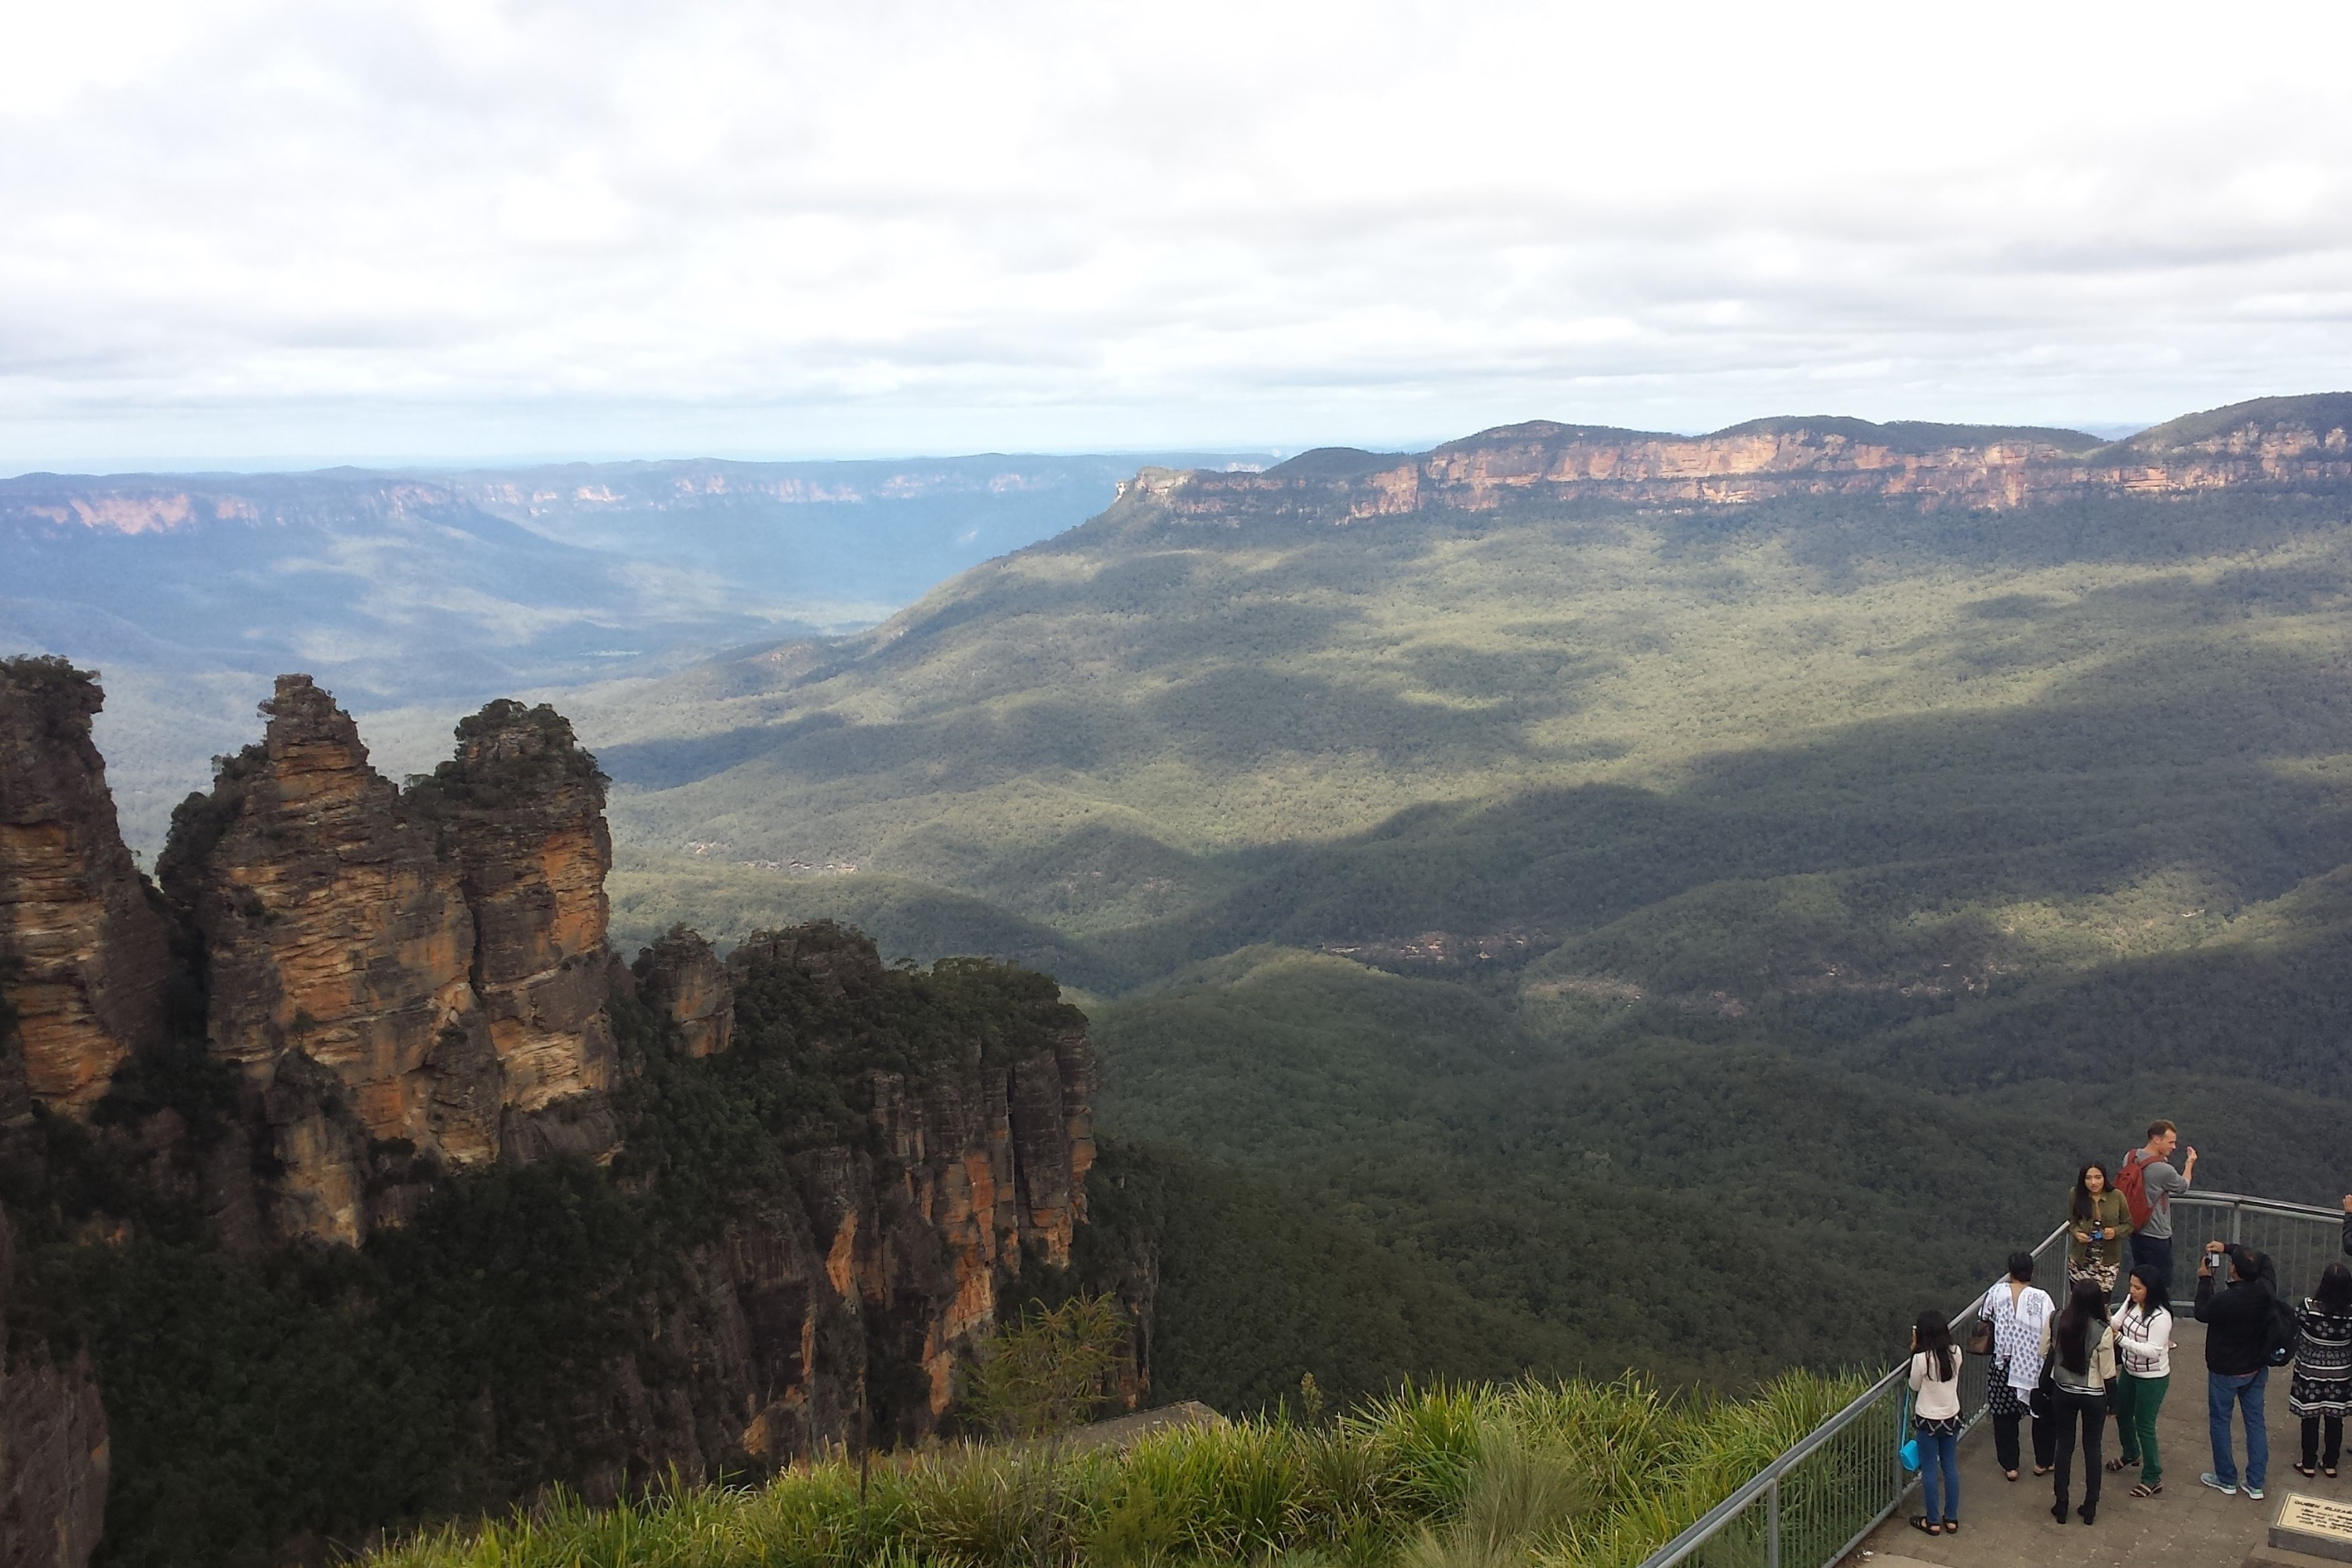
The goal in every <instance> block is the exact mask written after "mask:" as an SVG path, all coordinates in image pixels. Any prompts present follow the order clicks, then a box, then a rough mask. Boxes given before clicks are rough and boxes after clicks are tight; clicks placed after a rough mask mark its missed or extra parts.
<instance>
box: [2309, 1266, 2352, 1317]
mask: <svg viewBox="0 0 2352 1568" xmlns="http://www.w3.org/2000/svg"><path fill="white" fill-rule="evenodd" d="M2315 1299H2316V1300H2318V1302H2319V1304H2320V1305H2321V1306H2323V1307H2325V1308H2326V1309H2327V1310H2329V1311H2331V1312H2341V1311H2343V1310H2345V1309H2347V1308H2352V1268H2345V1267H2344V1265H2342V1264H2341V1263H2331V1264H2329V1265H2328V1266H2327V1267H2326V1268H2323V1269H2321V1270H2320V1271H2319V1295H2318V1296H2317V1298H2315Z"/></svg>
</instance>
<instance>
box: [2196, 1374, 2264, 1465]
mask: <svg viewBox="0 0 2352 1568" xmlns="http://www.w3.org/2000/svg"><path fill="white" fill-rule="evenodd" d="M2270 1375H2271V1370H2270V1368H2268V1367H2263V1369H2262V1370H2261V1371H2259V1372H2248V1373H2239V1374H2237V1375H2236V1376H2234V1377H2233V1376H2230V1375H2227V1374H2225V1373H2218V1372H2209V1373H2206V1374H2205V1415H2206V1418H2207V1420H2208V1421H2209V1422H2210V1424H2211V1426H2212V1431H2213V1479H2215V1480H2217V1481H2220V1482H2221V1484H2222V1485H2223V1486H2225V1487H2234V1486H2236V1485H2237V1484H2238V1461H2237V1460H2236V1459H2234V1458H2231V1457H2230V1409H2231V1405H2240V1406H2242V1407H2243V1408H2244V1410H2245V1413H2246V1484H2247V1485H2248V1486H2250V1487H2255V1488H2259V1487H2260V1486H2261V1485H2262V1484H2263V1476H2265V1475H2267V1474H2268V1473H2269V1472H2270V1468H2271V1435H2270V1430H2269V1428H2267V1427H2265V1426H2263V1384H2265V1383H2267V1382H2268V1381H2269V1379H2270Z"/></svg>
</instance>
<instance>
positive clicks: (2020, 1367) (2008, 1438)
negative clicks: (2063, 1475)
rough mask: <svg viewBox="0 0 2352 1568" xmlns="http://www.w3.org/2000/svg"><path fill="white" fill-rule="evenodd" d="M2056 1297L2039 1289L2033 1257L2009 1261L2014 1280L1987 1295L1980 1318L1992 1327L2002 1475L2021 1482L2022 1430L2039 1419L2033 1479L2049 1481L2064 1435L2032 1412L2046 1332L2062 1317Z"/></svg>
mask: <svg viewBox="0 0 2352 1568" xmlns="http://www.w3.org/2000/svg"><path fill="white" fill-rule="evenodd" d="M2057 1310H2058V1304H2057V1303H2056V1302H2055V1301H2053V1300H2051V1299H2050V1293H2049V1292H2048V1291H2046V1290H2043V1289H2040V1288H2038V1287H2037V1286H2035V1285H2034V1283H2033V1254H2032V1253H2030V1252H2012V1253H2011V1254H2010V1255H2009V1278H2008V1279H2003V1280H2002V1281H2000V1283H1999V1284H1997V1285H1995V1286H1994V1287H1993V1288H1992V1289H1990V1290H1988V1291H1986V1292H1985V1299H1984V1300H1983V1302H1982V1303H1981V1304H1979V1306H1978V1308H1977V1313H1978V1315H1979V1317H1981V1318H1983V1319H1984V1321H1987V1322H1989V1323H1990V1324H1991V1325H1992V1371H1991V1372H1990V1373H1989V1374H1988V1375H1987V1377H1986V1379H1985V1410H1986V1412H1987V1414H1989V1415H1991V1416H1992V1447H1993V1452H1994V1454H1995V1455H1997V1456H1998V1457H1999V1458H2000V1468H2001V1473H2002V1474H2004V1475H2006V1476H2007V1477H2008V1478H2009V1479H2011V1480H2012V1481H2013V1480H2015V1479H2017V1462H2018V1451H2017V1424H2018V1423H2019V1421H2021V1420H2022V1419H2023V1418H2024V1417H2025V1416H2026V1415H2029V1414H2031V1415H2032V1417H2033V1473H2034V1474H2035V1475H2037V1476H2046V1475H2048V1474H2049V1473H2050V1469H2051V1465H2052V1463H2053V1459H2054V1458H2055V1455H2056V1447H2057V1442H2058V1434H2057V1431H2056V1429H2055V1428H2053V1426H2051V1424H2050V1421H2049V1413H2048V1412H2047V1411H2038V1410H2034V1409H2033V1408H2032V1400H2033V1391H2034V1390H2035V1389H2036V1388H2038V1387H2039V1386H2040V1385H2041V1383H2042V1325H2043V1324H2044V1323H2047V1322H2048V1321H2050V1318H2051V1314H2053V1312H2055V1311H2057Z"/></svg>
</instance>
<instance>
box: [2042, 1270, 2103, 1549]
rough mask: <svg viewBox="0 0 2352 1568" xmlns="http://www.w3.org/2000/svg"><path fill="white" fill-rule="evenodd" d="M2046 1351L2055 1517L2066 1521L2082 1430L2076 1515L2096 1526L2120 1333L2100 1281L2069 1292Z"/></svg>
mask: <svg viewBox="0 0 2352 1568" xmlns="http://www.w3.org/2000/svg"><path fill="white" fill-rule="evenodd" d="M2042 1353H2043V1354H2044V1355H2046V1356H2048V1357H2049V1362H2048V1367H2049V1376H2050V1407H2051V1418H2052V1421H2053V1424H2054V1425H2055V1426H2056V1427H2057V1428H2058V1434H2057V1436H2058V1446H2057V1450H2056V1457H2057V1474H2056V1475H2055V1476H2054V1477H2053V1478H2052V1479H2051V1482H2050V1490H2051V1494H2052V1497H2053V1501H2052V1503H2051V1505H2050V1517H2051V1518H2053V1519H2054V1520H2056V1521H2058V1522H2059V1523H2061V1524H2063V1523H2065V1522H2066V1499H2067V1493H2068V1491H2069V1490H2070V1489H2071V1487H2070V1485H2069V1483H2070V1482H2072V1481H2073V1479H2074V1440H2075V1434H2076V1431H2077V1429H2078V1428H2079V1429H2080V1432H2081V1436H2082V1447H2083V1506H2082V1508H2081V1509H2080V1510H2077V1511H2078V1514H2079V1517H2080V1518H2081V1519H2082V1521H2083V1522H2084V1524H2095V1523H2097V1522H2098V1518H2099V1487H2100V1484H2101V1482H2103V1481H2104V1480H2105V1474H2104V1472H2103V1470H2102V1468H2101V1467H2100V1464H2099V1439H2100V1436H2101V1435H2102V1434H2103V1433H2105V1430H2106V1426H2107V1384H2110V1383H2113V1382H2114V1381H2115V1378H2116V1331H2115V1329H2114V1328H2113V1326H2111V1325H2110V1324H2109V1323H2108V1321H2107V1293H2106V1291H2105V1290H2104V1289H2100V1287H2099V1282H2098V1281H2097V1280H2096V1279H2087V1278H2085V1279H2077V1280H2075V1281H2074V1283H2073V1284H2072V1285H2071V1286H2069V1287H2068V1288H2067V1292H2066V1310H2064V1311H2063V1312H2061V1313H2059V1314H2058V1316H2057V1319H2056V1321H2053V1323H2052V1324H2051V1325H2050V1326H2049V1327H2048V1328H2046V1329H2044V1330H2042Z"/></svg>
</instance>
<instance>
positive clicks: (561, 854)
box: [162, 675, 614, 1242]
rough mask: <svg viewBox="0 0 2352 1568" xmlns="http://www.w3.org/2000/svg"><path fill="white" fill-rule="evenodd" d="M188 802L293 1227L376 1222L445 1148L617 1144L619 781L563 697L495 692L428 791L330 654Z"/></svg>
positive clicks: (337, 1231)
mask: <svg viewBox="0 0 2352 1568" xmlns="http://www.w3.org/2000/svg"><path fill="white" fill-rule="evenodd" d="M263 710H264V711H265V712H266V713H267V714H268V720H269V722H268V731H267V732H266V734H265V735H264V737H263V740H262V742H261V743H260V744H259V745H257V746H249V747H247V749H246V750H245V752H243V753H242V754H241V755H239V756H237V757H236V758H234V759H231V760H230V761H228V762H227V763H225V764H224V765H223V767H222V768H221V770H220V773H219V775H218V777H217V779H216V780H215V784H214V787H213V790H212V793H211V794H210V795H202V796H192V797H191V798H190V799H189V801H188V802H187V803H186V804H185V805H183V806H182V807H181V809H180V810H179V812H177V813H176V814H174V816H173V837H172V842H171V845H170V847H168V848H167V849H166V850H165V852H164V855H163V863H162V868H163V882H164V887H165V889H166V891H167V892H169V893H170V895H171V896H172V898H173V900H174V901H175V902H176V903H177V904H178V905H179V906H180V907H182V908H183V909H184V910H186V911H187V915H188V918H189V920H190V921H191V922H192V924H193V925H194V928H195V930H196V931H198V932H199V933H200V934H201V936H202V938H203V943H204V953H205V989H206V995H207V1008H206V1020H205V1031H206V1037H207V1041H208V1043H209V1047H210V1049H211V1052H212V1055H213V1057H214V1058H215V1059H216V1060H219V1061H222V1062H226V1063H229V1064H231V1065H233V1066H234V1067H235V1068H236V1069H237V1071H238V1072H239V1073H240V1074H241V1075H242V1078H243V1080H244V1082H245V1085H246V1089H247V1095H248V1098H249V1099H250V1100H251V1101H252V1103H253V1105H254V1106H255V1107H256V1109H257V1115H256V1120H257V1123H258V1125H259V1128H260V1130H261V1132H260V1135H261V1136H262V1138H263V1139H264V1140H265V1142H266V1146H267V1149H268V1153H269V1154H270V1156H271V1157H272V1158H273V1159H274V1161H275V1162H276V1163H277V1166H278V1178H277V1179H276V1180H275V1181H273V1182H272V1183H271V1184H269V1185H268V1191H267V1194H266V1196H267V1199H268V1204H269V1208H270V1214H271V1218H272V1223H273V1225H274V1227H275V1229H276V1230H277V1231H278V1234H280V1235H283V1236H309V1237H320V1238H323V1239H329V1240H336V1241H347V1242H348V1241H357V1240H359V1239H360V1238H362V1237H364V1236H365V1235H366V1234H367V1233H368V1232H369V1230H370V1229H372V1228H373V1226H375V1225H377V1224H379V1223H383V1222H385V1221H393V1220H397V1219H398V1218H400V1217H401V1216H402V1215H404V1214H405V1213H406V1212H408V1211H409V1210H410V1209H412V1208H413V1207H414V1205H415V1204H416V1203H417V1202H419V1201H421V1199H422V1197H423V1196H424V1194H425V1192H426V1191H428V1190H429V1183H430V1180H431V1177H432V1176H433V1174H434V1173H436V1171H438V1170H440V1169H442V1168H446V1167H454V1168H461V1169H462V1168H466V1167H471V1166H480V1165H485V1164H488V1163H492V1162H494V1161H496V1160H498V1159H499V1158H500V1157H501V1155H502V1154H505V1155H508V1156H509V1157H512V1158H519V1159H527V1158H530V1157H531V1156H532V1155H535V1154H537V1153H539V1152H545V1151H547V1150H549V1149H556V1148H561V1149H566V1150H570V1151H572V1152H586V1153H591V1154H596V1153H603V1152H608V1151H609V1150H610V1148H611V1146H612V1142H613V1140H614V1126H613V1122H612V1118H611V1114H610V1110H609V1108H607V1107H606V1106H605V1105H604V1101H603V1094H604V1090H605V1089H608V1088H609V1087H610V1083H611V1077H612V1068H613V1050H612V1037H611V1031H610V1026H609V1025H608V1024H607V1022H606V1020H605V1018H604V974H605V968H606V959H607V955H606V950H605V943H604V924H605V906H604V871H605V869H606V868H607V867H608V866H609V865H610V863H611V858H612V851H611V844H610V840H609V838H608V837H606V835H605V830H604V814H603V808H604V793H603V784H602V781H601V779H600V778H598V777H597V775H596V773H595V769H594V764H593V762H592V761H590V760H588V759H587V758H586V756H585V753H583V752H580V750H579V748H578V747H577V745H576V744H574V743H573V742H572V735H571V730H570V727H569V726H568V725H565V724H563V722H562V720H561V719H557V718H553V716H552V714H551V711H550V710H540V711H539V712H538V713H531V712H526V711H525V710H522V709H521V708H520V705H518V704H513V703H503V704H493V705H492V707H491V708H489V709H486V710H484V711H483V713H482V714H480V715H478V716H477V717H476V718H473V719H469V720H467V721H466V725H465V727H464V729H463V730H462V731H461V734H460V747H459V754H458V756H457V759H456V760H455V761H454V762H452V763H446V764H445V765H444V767H443V769H442V770H441V772H440V773H438V774H436V778H435V780H434V781H433V782H432V786H431V787H430V788H429V789H428V790H426V791H425V792H423V793H424V796H425V798H423V799H422V800H405V799H404V798H403V796H402V794H401V792H400V790H399V789H398V787H397V786H395V785H394V784H393V783H392V782H391V781H390V780H388V779H386V778H384V777H383V776H382V775H381V774H379V773H377V772H376V771H375V770H374V768H373V767H372V766H370V765H369V763H368V758H367V748H366V747H365V746H364V745H362V743H361V742H360V737H359V731H358V727H357V726H356V725H354V724H353V723H352V719H351V717H350V715H348V714H346V713H344V712H343V711H342V710H341V709H339V708H337V707H336V706H335V704H334V700H333V699H332V698H331V697H329V696H328V695H327V694H326V693H325V692H323V691H321V690H320V689H318V688H317V687H316V686H315V685H313V684H312V683H311V681H310V679H309V678H308V677H307V676H299V675H289V676H284V677H281V678H280V679H279V680H278V690H277V694H276V695H275V696H274V697H272V698H271V699H270V700H268V702H266V703H264V704H263Z"/></svg>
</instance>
